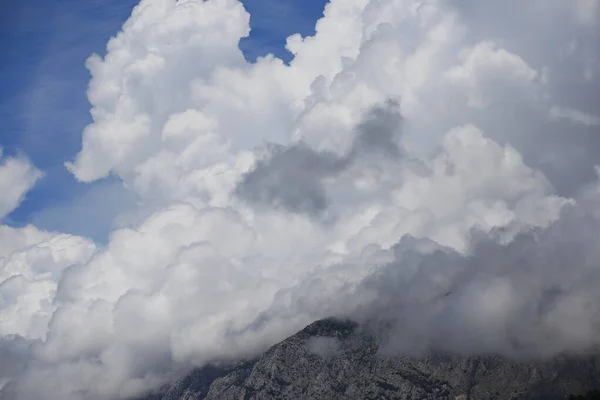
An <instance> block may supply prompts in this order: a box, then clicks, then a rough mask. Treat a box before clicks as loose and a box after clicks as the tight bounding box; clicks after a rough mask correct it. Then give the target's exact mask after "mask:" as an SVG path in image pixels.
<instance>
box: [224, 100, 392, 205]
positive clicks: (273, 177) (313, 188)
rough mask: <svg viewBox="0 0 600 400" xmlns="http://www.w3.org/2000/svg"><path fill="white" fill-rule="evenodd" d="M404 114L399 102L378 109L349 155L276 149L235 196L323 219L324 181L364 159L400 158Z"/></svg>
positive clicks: (360, 129) (300, 147)
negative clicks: (400, 137)
mask: <svg viewBox="0 0 600 400" xmlns="http://www.w3.org/2000/svg"><path fill="white" fill-rule="evenodd" d="M400 131H401V115H400V113H399V111H398V109H397V104H396V103H395V102H388V103H387V104H385V105H383V106H377V107H374V108H373V109H372V110H370V111H369V113H368V114H367V116H366V118H365V120H364V121H362V122H361V123H360V124H359V125H358V126H357V128H356V133H355V136H356V137H355V139H354V141H353V144H352V146H351V148H350V150H349V151H348V153H347V154H344V155H341V156H338V155H336V154H334V153H331V152H328V151H322V152H319V151H316V150H313V149H312V148H310V147H308V146H307V145H306V144H304V143H302V142H300V143H299V144H294V145H291V146H288V147H283V146H277V145H275V146H272V147H273V148H272V149H271V151H270V152H269V154H268V155H267V157H266V159H265V160H259V161H258V163H257V165H256V166H255V167H254V168H253V169H252V170H251V171H250V172H248V173H246V174H244V176H243V178H242V181H241V182H240V183H239V185H238V186H237V187H236V194H237V195H238V196H240V197H241V198H243V199H245V200H248V201H250V202H252V203H256V204H259V205H260V204H263V205H267V206H269V207H275V208H278V207H280V206H281V207H283V208H285V209H287V210H289V211H292V212H297V213H305V214H308V215H310V216H322V213H323V212H325V211H326V209H327V208H328V207H329V204H328V203H329V200H328V196H327V193H326V181H327V180H331V179H332V178H335V177H337V176H338V175H340V174H341V173H343V172H344V171H347V170H348V169H350V168H351V167H352V166H353V165H354V164H355V163H356V162H357V161H359V160H361V159H362V158H363V157H364V156H369V155H371V156H373V155H375V156H383V157H388V158H391V159H396V158H398V157H399V156H400V148H399V142H398V139H399V136H400V135H399V133H400Z"/></svg>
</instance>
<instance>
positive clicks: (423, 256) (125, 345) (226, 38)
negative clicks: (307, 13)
mask: <svg viewBox="0 0 600 400" xmlns="http://www.w3.org/2000/svg"><path fill="white" fill-rule="evenodd" d="M599 19H600V1H598V0H529V1H527V2H523V1H521V0H505V1H501V2H500V1H495V0H478V1H477V2H468V1H463V0H427V1H425V0H331V1H330V2H329V3H328V4H327V6H326V8H325V10H324V15H323V17H322V18H321V19H320V20H319V21H318V22H317V24H316V33H315V35H314V36H309V37H302V36H300V35H292V36H290V37H289V38H288V40H287V49H288V50H289V51H290V52H291V54H292V55H293V57H292V59H291V61H289V63H285V62H283V61H282V60H280V59H279V58H277V57H275V56H273V55H269V56H266V57H261V58H258V59H257V60H256V61H248V60H247V59H246V58H245V57H244V55H243V53H242V52H241V50H240V48H239V42H240V40H241V39H242V38H243V37H245V36H247V35H248V34H249V26H250V25H249V20H250V15H249V14H248V13H247V12H246V10H245V9H244V7H243V5H242V3H240V2H239V1H238V0H206V1H204V0H179V1H175V0H142V1H141V2H140V4H139V5H138V6H137V7H135V9H134V10H133V12H132V14H131V16H130V18H129V19H128V20H127V22H126V23H125V24H124V25H123V27H122V30H121V31H120V32H118V33H115V34H116V35H115V36H114V37H113V38H112V39H111V40H110V41H109V42H108V44H107V48H106V54H105V55H103V56H100V55H95V54H94V55H91V56H90V58H89V59H88V60H87V63H86V66H87V68H88V69H89V71H90V74H91V80H90V84H89V88H88V92H87V96H88V99H89V102H90V104H91V110H90V113H91V116H92V118H93V122H92V123H91V124H90V125H88V126H87V127H86V128H85V130H84V131H83V132H82V134H81V150H80V151H79V153H78V154H77V155H76V156H75V157H73V159H71V160H65V168H67V169H68V171H70V173H71V174H72V175H73V176H74V177H75V178H76V179H77V180H79V181H80V182H85V183H90V184H93V183H94V182H105V179H110V180H111V182H117V185H118V186H119V190H120V191H124V192H125V193H127V196H130V197H129V198H131V199H134V201H133V206H132V205H131V204H127V206H125V205H124V204H121V203H120V202H119V200H118V199H115V198H114V197H113V196H112V195H111V194H112V193H114V192H112V191H111V190H114V187H113V185H112V184H111V185H109V186H107V187H106V189H104V188H103V187H102V186H99V187H98V189H97V190H96V191H94V192H93V193H92V195H90V196H89V197H86V198H85V199H83V200H82V201H85V202H86V203H89V204H88V206H90V204H91V206H93V207H94V209H97V210H98V213H99V215H105V214H102V211H104V210H105V208H109V207H110V208H111V210H113V211H114V210H116V211H115V212H114V213H115V214H117V215H118V217H116V218H115V220H114V221H112V222H111V224H112V225H111V226H113V228H112V230H111V232H110V235H109V237H108V240H107V242H106V243H100V242H97V241H94V240H93V239H91V238H88V237H84V236H79V235H76V234H74V233H73V232H48V231H45V230H43V229H41V228H39V227H36V226H35V225H34V224H30V225H27V226H22V227H15V226H9V225H8V224H7V223H5V222H3V225H0V321H1V323H0V398H1V399H2V400H34V399H40V398H50V399H61V400H108V399H129V398H137V397H139V396H144V395H146V394H147V393H149V392H150V391H152V390H156V389H159V388H162V387H164V385H167V384H169V383H170V382H173V380H176V379H180V378H181V376H186V374H187V373H189V372H190V371H193V370H195V368H202V367H205V366H207V365H210V364H211V363H215V362H219V363H228V362H239V361H240V360H255V359H257V357H259V356H261V355H262V354H263V353H264V352H265V351H267V350H268V349H269V348H271V346H273V345H275V344H277V343H279V342H280V341H282V340H284V339H285V338H287V337H289V336H290V335H293V334H294V333H296V332H298V331H299V330H301V329H303V328H304V327H305V326H307V325H309V324H311V323H313V322H315V321H318V320H321V319H323V318H328V317H337V318H340V319H342V320H346V319H349V320H353V321H356V322H357V323H358V324H360V326H367V327H370V329H371V330H372V333H373V335H375V337H377V338H378V340H379V342H377V343H378V348H379V349H380V350H381V351H382V352H383V353H384V354H385V355H386V356H390V357H409V358H398V360H408V359H412V358H410V357H417V358H418V357H422V356H423V355H426V354H429V353H430V352H431V351H432V350H435V351H437V352H443V353H445V354H452V355H453V356H452V357H467V358H464V359H463V358H460V360H467V361H464V362H466V363H467V364H468V363H469V362H472V360H491V361H489V362H488V361H482V362H483V363H484V364H485V363H488V364H489V365H490V366H489V368H490V369H491V370H492V371H498V373H503V374H504V373H505V374H508V372H507V371H516V372H514V373H515V379H516V380H515V382H524V379H526V378H527V379H529V378H531V377H532V375H529V372H530V371H532V370H531V368H537V367H527V368H529V369H528V370H527V371H529V372H527V373H525V372H522V370H520V369H518V368H517V369H516V370H513V369H512V367H511V366H510V365H512V364H510V363H511V362H512V361H506V360H513V359H527V360H553V359H556V358H555V357H557V356H565V355H573V354H581V353H583V354H587V353H590V354H591V352H593V351H595V350H596V349H597V348H598V345H599V344H600V343H599V341H600V290H598V288H599V287H600V246H598V244H597V240H598V237H600V236H599V235H600V182H599V180H598V177H599V174H600V169H599V167H598V166H597V163H598V160H600V54H599V53H600V29H599V26H598V24H599V23H600V22H599ZM0 157H2V158H1V159H0V193H2V196H0V219H3V220H5V219H6V217H7V216H8V215H9V214H10V213H11V212H13V211H14V210H15V209H17V208H18V206H19V204H20V203H21V202H22V201H23V199H24V197H25V196H26V195H27V193H28V191H29V190H31V189H32V188H33V187H34V186H35V185H36V183H37V182H40V180H41V179H44V178H43V173H42V171H40V170H39V169H38V168H37V167H36V166H35V165H33V163H32V162H31V161H30V160H29V158H28V157H27V155H26V154H23V153H20V152H16V153H14V152H11V153H7V154H4V155H2V154H0ZM104 190H106V191H107V192H104ZM61 215H63V216H64V218H77V216H69V215H68V212H67V213H64V214H61ZM104 222H106V221H104ZM298 338H299V336H294V337H292V338H291V339H290V341H288V342H287V343H294V341H295V340H299V339H298ZM330 345H331V346H333V347H334V348H335V347H336V346H337V345H336V344H334V343H333V342H329V341H325V342H323V343H320V344H319V343H317V344H316V345H315V346H316V347H317V348H321V347H323V346H325V351H329V350H327V349H328V348H329V347H328V346H330ZM347 345H348V346H352V344H347ZM343 346H345V345H343ZM343 346H342V347H343ZM367 348H369V349H370V347H365V349H367ZM277 349H286V347H285V346H284V347H281V346H279V347H276V348H275V350H271V351H275V352H276V351H277ZM321 350H323V349H322V348H321ZM294 351H295V350H294ZM318 351H320V350H318ZM348 351H349V353H347V357H349V358H344V357H346V356H344V357H342V358H339V359H336V360H338V361H339V362H340V363H344V362H347V363H350V364H353V363H357V365H355V366H353V367H348V368H349V369H344V368H345V367H344V368H342V369H340V367H339V365H337V366H336V365H333V366H329V367H327V368H330V369H327V370H326V371H331V372H332V373H334V372H335V373H338V372H339V373H342V372H344V371H345V372H344V373H346V372H347V373H348V374H347V375H344V376H345V378H344V379H343V380H342V381H343V382H349V380H351V379H353V377H356V376H358V377H360V376H361V374H362V373H358V372H356V371H355V370H353V369H352V368H354V367H356V368H359V369H360V368H363V367H365V366H364V365H362V364H360V363H361V361H360V360H358V359H356V355H357V354H359V353H361V351H362V350H361V348H354V350H348ZM365 351H366V350H365ZM367 353H368V354H367V355H368V357H370V358H369V360H371V361H372V362H373V363H375V364H377V365H380V364H378V363H384V364H385V363H386V362H387V361H381V360H380V361H376V360H375V359H376V358H377V357H378V356H377V355H376V354H375V353H374V352H372V351H370V350H369V351H367ZM272 354H273V353H272V352H271V353H266V355H264V356H263V358H262V359H260V360H263V361H264V362H265V363H268V362H270V361H269V359H270V358H269V357H271V356H272ZM293 354H295V353H294V352H293V351H292V352H291V353H290V356H293ZM489 354H494V355H496V356H498V357H500V359H502V360H505V361H498V364H495V363H496V361H494V360H495V359H480V358H478V357H480V356H481V355H489ZM470 356H471V357H473V358H468V357H470ZM590 357H591V356H590ZM315 360H316V359H315ZM378 360H379V359H378ZM468 360H471V361H468ZM315 362H316V361H315ZM336 362H337V361H336ZM398 362H401V363H402V362H404V361H398ZM530 362H531V363H534V364H527V365H530V366H533V365H537V364H535V362H537V361H530ZM540 362H541V361H540ZM260 363H261V361H258V362H257V364H253V366H252V368H255V367H256V368H258V366H259V365H264V363H263V364H260ZM461 363H462V361H457V362H449V363H448V364H444V365H445V366H444V367H443V368H446V367H448V368H450V369H451V370H452V368H455V367H456V366H459V365H463V364H461ZM476 363H477V364H478V365H479V361H476ZM295 365H296V364H293V365H292V366H295ZM315 365H318V366H319V368H320V367H321V366H322V367H323V368H325V364H322V363H321V364H315ZM381 365H382V364H381ZM402 365H404V366H405V367H406V368H411V369H412V368H413V367H414V368H415V369H416V370H415V371H416V372H415V373H416V374H417V375H418V374H425V375H427V374H429V375H427V376H428V378H427V379H430V380H431V382H430V381H427V383H423V385H421V384H419V385H420V386H419V385H416V386H414V387H418V388H419V389H414V390H417V391H420V390H421V389H422V390H425V392H426V391H427V390H426V388H427V387H429V385H430V383H431V385H433V386H432V387H435V388H438V389H439V390H446V392H444V393H445V394H444V396H446V395H448V396H450V395H456V396H460V395H462V394H468V393H462V392H463V391H464V390H467V389H469V387H470V386H469V385H467V384H466V383H465V384H463V383H460V384H459V383H456V384H455V383H452V384H449V386H448V388H447V389H444V388H443V384H442V383H440V382H442V381H448V382H450V380H451V379H454V378H452V377H451V376H450V375H452V373H450V372H448V374H450V375H448V374H446V372H444V373H441V372H440V373H439V374H438V373H437V372H436V373H433V372H431V368H433V367H431V364H427V365H423V364H418V365H417V364H414V363H413V362H412V361H406V364H402ZM544 365H550V364H544ZM551 365H554V364H551ZM561 365H562V364H561ZM593 365H594V367H593V368H596V369H593V368H592V367H591V366H592V364H589V365H588V366H585V367H582V368H583V369H582V370H581V371H583V372H585V373H588V372H590V371H591V372H590V373H592V372H593V373H597V364H593ZM396 367H397V365H396V366H390V367H389V368H391V369H386V368H388V367H382V368H384V370H385V371H388V372H389V373H391V372H390V371H392V370H394V371H395V370H397V368H396ZM588 367H589V368H588ZM241 368H242V369H241V370H239V369H238V370H234V371H233V372H232V373H233V374H234V375H235V374H237V373H242V372H243V371H246V370H245V369H244V368H246V367H241ZM248 368H250V367H248ZM402 368H404V367H402ZM436 368H437V367H436ZM440 368H441V367H440ZM457 368H458V367H457ZM461 368H462V367H461ZM486 368H487V367H486ZM540 368H541V370H543V371H550V372H551V371H554V370H553V368H554V367H543V366H541V367H540ZM544 368H549V369H544ZM590 368H591V369H590ZM236 371H237V372H236ZM240 371H241V372H240ZM353 371H354V372H353ZM478 371H479V369H478ZM594 371H595V372H594ZM355 372H356V373H355ZM434 372H435V371H434ZM583 372H582V373H583ZM386 373H387V372H386ZM511 373H512V372H511ZM353 374H354V375H353ZM457 374H458V375H456V379H458V380H457V381H456V382H459V381H460V379H466V378H465V377H466V376H467V375H468V374H467V375H464V374H465V372H464V371H463V372H461V373H460V374H463V375H460V374H459V373H458V372H457ZM459 375H460V377H459ZM236 376H237V375H236ZM309 376H311V375H306V374H304V375H300V376H299V379H300V378H301V377H305V378H303V379H308V377H309ZM365 376H366V375H365ZM369 376H371V375H369ZM453 376H454V375H453ZM511 376H512V375H511ZM230 377H231V376H230ZM280 378H281V379H285V378H284V377H283V376H280ZM227 379H229V378H227ZM231 379H234V378H231ZM235 379H237V378H235ZM240 379H241V378H240ZM244 379H246V378H244ZM248 379H250V378H248ZM257 379H258V378H257ZM365 379H366V378H365ZM394 379H395V378H394ZM402 379H404V378H402ZM411 379H412V378H411ZM482 379H483V378H482ZM486 379H487V378H486ZM532 379H533V378H532ZM543 379H546V378H545V377H544V378H543ZM577 379H579V378H577V377H574V378H573V380H570V381H569V382H568V383H566V384H565V385H566V386H565V387H564V388H571V386H572V385H573V388H575V389H577V390H579V389H583V388H584V385H583V384H581V385H580V386H577V385H579V383H577V382H579V381H578V380H577ZM582 379H583V378H582ZM550 381H551V380H550ZM550 381H547V380H543V382H550ZM221 382H222V381H221ZM244 382H245V383H244V384H243V385H242V386H243V387H245V388H247V387H253V388H255V389H256V390H259V388H258V387H255V386H251V384H252V385H254V383H256V382H257V381H245V380H244ZM252 382H254V383H252ZM273 382H275V383H273ZM273 382H271V383H269V385H271V384H273V385H276V386H277V385H279V386H278V387H281V385H280V384H279V383H277V382H276V381H273ZM290 382H291V384H292V386H293V388H295V389H294V390H296V389H298V388H301V387H303V386H302V385H303V384H302V383H301V382H300V381H295V382H292V381H290ZM394 382H396V381H392V380H385V382H384V386H385V385H388V384H390V385H395V384H396V383H394ZM453 382H454V381H453ZM461 382H462V381H461ZM492 383H493V382H492ZM492 383H490V385H492ZM588 383H589V381H588V382H587V383H586V385H588ZM398 384H399V383H398ZM549 384H550V383H549ZM236 385H237V384H236ZM240 385H241V383H240ZM240 385H237V387H241V386H240ZM244 385H246V386H244ZM248 385H250V386H248ZM369 385H370V386H369V388H373V390H379V389H377V388H375V386H373V382H371V383H370V384H369ZM461 385H462V386H461ZM465 385H466V386H465ZM485 385H487V383H486V384H485ZM485 385H484V386H485ZM494 385H495V384H493V385H492V386H494ZM588 386H590V385H588ZM399 387H400V386H399ZM485 387H486V388H487V387H488V386H485ZM494 387H495V386H494ZM549 387H554V386H549ZM564 388H563V389H564ZM234 389H235V388H234ZM330 389H331V388H330ZM384 389H385V388H383V389H382V390H384ZM459 389H460V390H459ZM463 389H464V390H463ZM509 389H510V390H512V387H511V388H506V390H509ZM210 390H213V387H211V388H210ZM214 390H216V389H214ZM219 390H221V389H219ZM223 390H224V389H223ZM244 390H246V389H244ZM274 390H275V389H274ZM277 390H279V389H277ZM281 390H283V389H281ZM290 390H292V389H290ZM327 390H329V389H327ZM332 390H333V389H332ZM345 390H349V389H348V388H346V389H345ZM369 390H371V389H369ZM402 390H404V389H402ZM407 390H408V389H407ZM410 390H412V389H410ZM473 390H475V389H473ZM482 390H483V389H482ZM485 390H487V389H485ZM503 390H504V389H503ZM515 390H516V389H515ZM561 390H562V389H561ZM459 392H460V393H459ZM219 393H221V392H219ZM223 393H224V392H223ZM232 393H233V392H232ZM235 393H237V392H235ZM290 393H296V392H294V391H293V390H292V391H291V392H290ZM377 393H379V392H377ZM402 393H404V392H402ZM415 393H416V392H415ZM419 393H421V392H419ZM436 393H437V392H436ZM506 393H508V392H506ZM511 393H512V392H511ZM561 393H562V392H561ZM236 395H237V394H236ZM261 396H263V397H262V398H265V397H264V396H266V394H261ZM290 396H291V394H290ZM256 398H261V397H256ZM425 398H426V397H425ZM485 398H487V397H485ZM503 398H504V397H503ZM506 398H507V399H508V398H510V397H506Z"/></svg>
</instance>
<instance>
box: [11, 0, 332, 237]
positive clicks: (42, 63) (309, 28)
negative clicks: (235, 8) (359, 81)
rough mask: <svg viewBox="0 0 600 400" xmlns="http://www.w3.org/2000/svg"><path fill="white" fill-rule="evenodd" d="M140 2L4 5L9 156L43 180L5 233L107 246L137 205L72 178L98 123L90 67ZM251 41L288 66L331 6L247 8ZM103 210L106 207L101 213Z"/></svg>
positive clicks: (262, 1) (254, 1)
mask: <svg viewBox="0 0 600 400" xmlns="http://www.w3.org/2000/svg"><path fill="white" fill-rule="evenodd" d="M137 2H138V0H86V1H81V0H56V1H48V0H21V1H16V0H15V1H11V2H6V1H5V2H2V4H0V54H1V55H2V58H1V61H0V146H1V147H3V148H4V153H5V154H6V155H12V154H17V153H22V154H26V155H27V156H28V157H29V158H30V159H31V161H32V162H33V164H34V165H35V166H36V167H37V168H39V169H40V170H42V171H43V172H44V175H45V176H44V178H43V179H41V180H40V181H39V182H38V183H37V184H36V186H35V187H34V188H33V189H32V190H31V191H30V192H29V193H28V195H27V197H26V199H25V201H24V202H23V203H22V204H21V205H20V207H19V208H18V209H17V210H15V211H14V212H13V213H12V214H11V215H9V216H8V217H7V218H6V219H5V221H3V222H4V223H8V224H9V225H13V226H22V225H25V224H28V223H34V224H36V225H37V226H39V227H40V228H42V229H47V230H56V231H61V232H69V233H73V234H79V235H84V236H89V237H92V238H94V239H95V240H99V241H104V239H105V238H106V235H107V233H108V232H109V231H110V229H111V227H112V225H111V224H112V221H113V219H114V217H115V215H116V213H118V212H119V211H122V210H124V209H127V207H128V206H132V205H133V204H134V202H135V199H134V198H133V196H132V195H131V194H128V193H126V192H125V191H124V190H122V189H121V188H120V185H119V183H118V182H117V181H116V180H115V179H111V178H109V179H106V180H104V181H102V182H98V183H94V184H83V183H79V182H77V181H76V180H75V179H74V177H73V176H72V175H71V174H70V173H69V172H68V171H67V170H66V169H65V168H64V166H63V164H64V162H65V161H69V160H72V159H73V158H74V156H75V154H76V153H77V152H78V151H79V149H80V146H81V132H82V130H83V128H84V127H85V126H86V125H87V124H89V123H90V122H91V117H90V115H89V108H90V105H89V103H88V101H87V97H86V90H87V85H88V82H89V72H88V71H87V70H86V69H85V67H84V62H85V60H86V58H87V57H88V56H89V55H90V54H92V53H94V52H95V53H98V54H101V55H103V54H104V53H105V46H106V42H107V41H108V39H109V38H110V37H111V36H112V35H114V34H116V33H117V32H118V30H119V29H120V27H121V25H122V24H123V22H124V21H125V20H126V19H127V18H128V17H129V15H130V13H131V10H132V8H133V7H134V6H135V4H137ZM243 3H244V5H245V7H246V9H247V10H248V11H249V12H250V14H251V21H250V24H251V29H252V30H251V33H250V37H248V38H245V39H243V40H242V42H241V43H240V48H241V49H242V51H243V52H244V54H245V56H246V58H247V59H248V60H249V61H254V60H255V59H256V58H257V57H259V56H263V55H266V54H269V53H273V54H275V55H276V56H277V57H279V58H281V59H283V60H284V61H286V62H289V61H290V60H291V58H292V55H291V54H290V53H288V52H287V51H286V50H285V40H286V38H287V37H288V36H289V35H291V34H293V33H300V34H302V35H303V36H307V35H312V34H314V26H315V22H316V21H317V19H319V18H320V17H321V16H322V12H323V8H324V6H325V3H326V0H243ZM100 205H101V206H100Z"/></svg>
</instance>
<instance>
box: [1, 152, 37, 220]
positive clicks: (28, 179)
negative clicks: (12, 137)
mask: <svg viewBox="0 0 600 400" xmlns="http://www.w3.org/2000/svg"><path fill="white" fill-rule="evenodd" d="M41 177H42V173H41V172H40V171H39V170H37V169H36V168H35V167H34V166H33V165H31V163H30V162H29V160H27V159H26V158H24V157H23V156H17V157H6V156H4V155H3V149H2V148H1V147H0V192H1V193H2V196H1V198H0V221H2V220H3V219H4V217H6V216H7V215H8V214H10V213H11V212H12V211H13V210H14V209H16V208H17V207H18V206H19V204H21V202H22V201H23V199H24V196H25V193H27V192H28V191H29V189H31V188H32V187H33V185H35V182H36V181H37V180H38V179H40V178H41Z"/></svg>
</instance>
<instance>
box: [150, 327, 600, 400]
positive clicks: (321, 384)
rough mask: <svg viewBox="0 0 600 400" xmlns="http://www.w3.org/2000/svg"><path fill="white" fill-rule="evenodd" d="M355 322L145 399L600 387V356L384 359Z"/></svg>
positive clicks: (457, 396) (286, 398) (540, 392)
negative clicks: (550, 358)
mask: <svg viewBox="0 0 600 400" xmlns="http://www.w3.org/2000/svg"><path fill="white" fill-rule="evenodd" d="M378 350H379V346H378V344H377V341H376V340H375V339H374V338H373V337H372V336H370V335H368V334H365V333H361V332H360V331H359V329H358V328H357V326H356V324H354V323H352V322H341V321H336V320H323V321H318V322H315V323H313V324H312V325H310V326H308V327H307V328H305V329H303V330H302V331H300V332H298V333H297V334H295V335H294V336H291V337H290V338H288V339H286V340H284V341H283V342H281V343H279V344H277V345H275V346H273V347H272V348H271V349H270V350H268V351H267V352H266V353H265V354H264V355H262V356H261V357H260V358H259V359H257V360H255V361H250V362H245V363H239V364H237V365H233V366H229V367H225V368H216V367H205V368H202V369H198V370H196V371H194V372H193V373H192V374H190V375H188V376H187V377H185V378H184V379H182V380H181V381H179V382H177V383H176V384H174V385H172V386H170V387H167V388H165V389H163V390H162V391H161V393H159V394H156V395H153V396H151V397H148V398H147V399H146V400H201V399H202V400H204V399H206V400H208V399H210V400H292V399H293V400H304V399H306V400H308V399H311V400H312V399H314V400H317V399H318V400H322V399H332V400H334V399H348V400H376V399H377V400H380V399H389V400H392V399H398V400H400V399H402V400H469V399H470V400H492V399H494V400H555V399H556V400H558V399H564V398H565V397H566V395H568V394H580V393H583V392H586V391H588V390H590V389H594V388H598V387H600V358H599V357H596V356H589V357H575V356H574V357H558V358H555V359H552V360H547V361H527V362H515V361H509V360H506V359H503V358H501V357H498V356H478V357H459V356H452V355H439V354H437V355H430V356H427V357H423V358H418V359H416V358H409V357H386V356H384V355H382V354H381V353H380V352H379V351H378Z"/></svg>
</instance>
